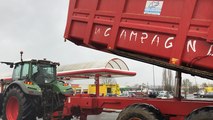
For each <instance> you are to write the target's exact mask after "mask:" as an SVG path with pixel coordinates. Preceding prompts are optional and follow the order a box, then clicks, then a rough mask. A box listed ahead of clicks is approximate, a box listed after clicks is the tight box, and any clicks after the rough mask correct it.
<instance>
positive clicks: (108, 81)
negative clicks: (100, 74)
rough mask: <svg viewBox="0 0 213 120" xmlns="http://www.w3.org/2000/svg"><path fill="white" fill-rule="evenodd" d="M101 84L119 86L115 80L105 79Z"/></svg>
mask: <svg viewBox="0 0 213 120" xmlns="http://www.w3.org/2000/svg"><path fill="white" fill-rule="evenodd" d="M101 84H117V82H116V80H115V79H114V78H111V77H105V78H103V79H102V80H101Z"/></svg>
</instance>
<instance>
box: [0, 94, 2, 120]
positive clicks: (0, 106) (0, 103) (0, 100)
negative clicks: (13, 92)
mask: <svg viewBox="0 0 213 120" xmlns="http://www.w3.org/2000/svg"><path fill="white" fill-rule="evenodd" d="M2 103H3V94H2V93H0V117H1V116H2Z"/></svg>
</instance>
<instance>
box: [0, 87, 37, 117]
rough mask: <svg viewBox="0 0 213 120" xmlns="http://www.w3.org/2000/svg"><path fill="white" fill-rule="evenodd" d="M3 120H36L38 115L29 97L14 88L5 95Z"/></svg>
mask: <svg viewBox="0 0 213 120" xmlns="http://www.w3.org/2000/svg"><path fill="white" fill-rule="evenodd" d="M2 112H3V120H36V114H35V111H34V108H33V104H32V102H31V99H30V97H29V96H27V95H26V94H24V93H23V91H22V90H21V89H20V88H19V87H17V86H13V87H11V88H9V90H8V91H7V92H6V93H5V97H4V101H3V109H2Z"/></svg>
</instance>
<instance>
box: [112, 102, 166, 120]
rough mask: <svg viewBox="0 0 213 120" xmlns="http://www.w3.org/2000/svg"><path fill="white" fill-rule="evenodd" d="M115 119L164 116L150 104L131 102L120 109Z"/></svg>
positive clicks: (145, 119)
mask: <svg viewBox="0 0 213 120" xmlns="http://www.w3.org/2000/svg"><path fill="white" fill-rule="evenodd" d="M116 120H164V118H163V117H162V116H161V114H160V112H159V111H156V109H155V110H154V109H153V107H152V106H149V105H144V104H133V105H130V106H128V107H127V108H125V109H124V110H122V111H121V113H120V114H119V115H118V118H117V119H116Z"/></svg>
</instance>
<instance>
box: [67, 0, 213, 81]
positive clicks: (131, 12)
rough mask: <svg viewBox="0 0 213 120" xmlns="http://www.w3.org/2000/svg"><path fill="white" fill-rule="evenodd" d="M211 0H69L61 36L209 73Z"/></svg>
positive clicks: (176, 67)
mask: <svg viewBox="0 0 213 120" xmlns="http://www.w3.org/2000/svg"><path fill="white" fill-rule="evenodd" d="M212 5H213V1H212V0H90V1H89V2H88V1H87V0H70V6H69V13H68V19H67V25H66V31H65V35H64V37H65V39H67V40H69V41H72V42H73V43H76V44H77V45H82V46H87V47H90V48H93V49H98V50H101V51H106V52H111V53H114V54H118V55H120V56H124V57H127V58H132V59H135V60H139V61H142V62H147V63H151V64H155V65H158V66H161V67H166V68H170V69H174V70H179V71H182V72H185V73H190V74H193V75H198V76H201V77H205V78H209V79H212V78H213V73H212V71H213V64H212V61H213V14H212V13H213V12H212V10H213V8H212Z"/></svg>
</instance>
